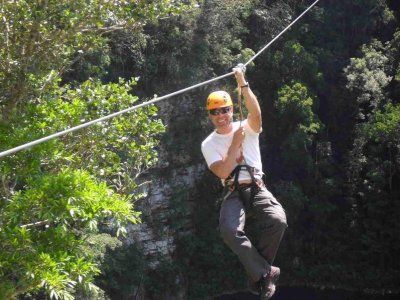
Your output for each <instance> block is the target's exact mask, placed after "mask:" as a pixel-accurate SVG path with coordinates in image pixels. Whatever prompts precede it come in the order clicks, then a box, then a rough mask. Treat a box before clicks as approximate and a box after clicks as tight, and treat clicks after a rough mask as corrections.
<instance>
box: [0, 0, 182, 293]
mask: <svg viewBox="0 0 400 300" xmlns="http://www.w3.org/2000/svg"><path fill="white" fill-rule="evenodd" d="M184 2H187V1H184ZM183 8H185V5H183V4H182V3H181V2H176V1H168V0H164V1H135V2H133V1H101V0H99V1H97V0H93V1H84V2H81V1H75V2H74V1H72V2H71V1H63V0H62V1H52V0H49V1H33V2H32V1H3V2H2V3H1V9H0V16H1V18H0V29H1V30H0V32H1V33H0V45H1V47H0V49H1V50H0V61H1V63H0V89H1V91H2V93H1V96H0V110H1V112H0V115H1V117H0V141H1V142H0V144H1V147H2V150H6V149H9V148H12V147H14V146H18V145H20V144H23V143H26V142H29V141H32V140H34V139H36V138H39V137H42V136H45V135H48V134H51V133H54V132H57V131H60V130H63V129H65V128H67V127H71V126H74V125H77V124H80V123H81V122H85V121H88V120H92V119H95V118H98V117H100V116H104V115H107V114H110V113H112V112H115V111H117V110H121V109H124V108H127V107H130V106H132V105H133V103H134V102H135V101H137V97H135V96H133V95H132V94H131V92H132V91H131V90H132V88H133V86H134V85H136V81H135V80H133V79H132V80H120V81H119V82H117V83H108V84H103V83H102V82H100V80H99V79H95V78H93V79H92V78H90V79H89V80H86V81H84V82H82V83H79V82H76V81H75V80H74V79H73V78H71V77H70V78H68V80H67V81H63V80H62V79H63V75H64V74H66V71H68V70H70V68H71V66H74V62H77V61H79V60H80V59H81V58H82V57H88V56H89V55H90V54H91V53H97V52H98V53H101V54H102V55H103V57H105V61H102V62H100V64H99V66H98V67H97V69H96V66H95V64H96V62H94V63H93V64H92V67H93V68H94V70H95V72H91V73H90V74H91V75H93V76H97V75H101V74H104V73H103V72H104V71H103V69H102V68H103V67H104V65H106V64H107V59H106V57H107V55H108V52H107V51H108V44H107V43H108V36H107V34H108V33H110V32H115V31H117V30H131V31H133V32H135V31H140V30H142V28H143V26H144V25H145V24H146V23H148V22H153V21H156V20H157V19H158V18H160V17H162V16H166V15H170V14H174V13H177V12H178V11H179V10H181V9H183ZM79 79H80V80H83V79H87V78H79ZM66 82H69V84H65V83H66ZM156 112H157V109H156V108H155V107H154V106H147V107H145V108H142V109H138V110H136V111H135V112H133V113H130V114H128V115H126V116H122V117H119V118H114V119H113V120H109V121H105V122H102V123H97V124H96V125H94V126H92V127H90V128H88V129H87V130H84V131H83V130H81V131H78V132H76V133H75V134H74V135H65V136H63V137H62V138H59V139H55V140H52V141H48V142H46V143H43V144H40V145H37V146H35V147H33V148H32V149H28V150H25V151H21V152H18V153H16V154H14V155H10V156H8V157H5V158H2V159H1V160H0V174H1V178H0V180H1V188H0V200H1V202H0V220H1V221H0V227H1V230H0V245H1V246H0V248H1V250H0V251H1V255H0V282H1V283H0V295H1V296H0V298H1V299H12V298H15V297H17V296H18V295H21V294H23V293H24V292H27V291H37V290H39V289H41V290H45V291H46V292H47V293H48V295H49V296H50V297H51V298H57V299H60V298H63V299H72V298H73V295H74V293H75V292H76V291H77V290H78V289H89V290H90V289H94V288H95V287H94V286H93V278H94V276H95V275H96V274H98V272H99V268H98V265H97V261H96V258H95V257H92V256H91V255H90V254H89V253H88V252H83V251H82V249H83V248H85V249H87V248H88V247H90V244H89V242H88V237H89V236H90V235H91V234H95V233H97V232H98V231H99V230H100V229H101V228H104V227H107V228H109V229H108V230H115V231H116V232H117V235H120V234H124V232H125V227H124V225H126V224H127V223H129V222H138V221H139V220H140V219H139V213H138V212H135V211H134V210H133V209H134V206H133V202H134V201H135V200H137V199H138V198H140V197H141V196H142V195H141V194H140V193H139V191H138V184H139V182H138V176H139V175H141V174H143V172H145V171H146V170H147V169H148V168H150V167H152V166H153V165H154V164H155V163H156V162H157V148H156V147H157V144H158V136H159V134H160V133H162V132H163V131H164V126H163V125H162V123H161V121H160V120H158V119H157V117H156ZM110 226H111V227H110Z"/></svg>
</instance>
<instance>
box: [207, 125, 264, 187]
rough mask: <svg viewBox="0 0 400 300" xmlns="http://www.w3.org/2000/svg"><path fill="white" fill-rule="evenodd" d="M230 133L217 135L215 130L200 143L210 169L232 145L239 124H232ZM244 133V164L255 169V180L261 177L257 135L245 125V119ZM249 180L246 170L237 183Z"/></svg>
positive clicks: (242, 172)
mask: <svg viewBox="0 0 400 300" xmlns="http://www.w3.org/2000/svg"><path fill="white" fill-rule="evenodd" d="M232 125H233V126H232V131H231V132H229V133H227V134H219V133H217V132H216V131H215V130H214V131H213V132H212V133H211V134H210V135H209V136H208V137H207V138H206V139H205V140H204V141H203V142H202V143H201V151H202V152H203V156H204V158H205V160H206V162H207V165H208V167H210V166H211V165H212V164H213V163H215V162H216V161H219V160H222V159H223V158H224V156H225V155H226V153H227V152H228V149H229V147H230V145H231V144H232V139H233V134H234V132H235V131H236V130H237V129H238V128H239V126H240V122H239V121H237V122H233V123H232ZM242 126H243V128H244V131H245V138H244V141H243V145H242V146H243V156H244V158H245V161H246V164H247V165H249V166H251V167H254V168H256V172H257V174H256V178H259V179H261V177H262V163H261V155H260V147H259V140H258V138H259V133H257V132H255V131H254V130H253V129H252V128H251V127H250V125H249V124H248V123H247V119H246V120H244V121H243V122H242ZM248 179H251V177H250V174H249V173H248V172H247V171H246V170H242V171H241V172H240V174H239V181H241V180H248Z"/></svg>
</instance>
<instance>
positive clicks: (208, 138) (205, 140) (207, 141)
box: [201, 131, 215, 147]
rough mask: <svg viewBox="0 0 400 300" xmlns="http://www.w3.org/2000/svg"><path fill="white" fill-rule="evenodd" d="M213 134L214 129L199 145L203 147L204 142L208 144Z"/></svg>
mask: <svg viewBox="0 0 400 300" xmlns="http://www.w3.org/2000/svg"><path fill="white" fill-rule="evenodd" d="M214 136H215V131H213V132H211V133H210V134H209V135H208V136H207V137H206V138H205V139H204V140H203V142H202V143H201V146H202V147H204V146H205V145H206V144H209V143H210V142H211V141H212V140H213V137H214Z"/></svg>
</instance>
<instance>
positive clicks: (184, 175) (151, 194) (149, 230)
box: [126, 89, 211, 267]
mask: <svg viewBox="0 0 400 300" xmlns="http://www.w3.org/2000/svg"><path fill="white" fill-rule="evenodd" d="M201 91H202V90H201V89H200V94H201ZM203 98H204V97H203ZM176 102H179V105H177V104H176ZM203 102H204V101H203ZM181 104H183V105H181ZM159 113H160V118H161V119H162V120H163V123H164V124H165V125H166V126H167V132H166V133H165V135H164V136H163V137H162V139H161V140H162V141H161V145H160V149H159V161H158V165H157V167H156V168H154V169H152V170H150V172H149V174H145V175H144V177H145V178H144V179H143V181H146V182H149V183H148V184H145V185H144V188H143V190H142V192H144V193H145V194H146V195H147V196H146V197H145V198H144V199H142V200H139V201H138V203H136V204H135V205H136V209H138V210H140V211H141V212H142V223H141V224H135V225H130V226H129V227H128V228H127V230H128V237H127V240H126V243H128V244H131V243H136V244H139V245H140V246H141V248H142V250H143V251H144V254H145V255H146V256H148V257H149V259H150V261H152V266H153V267H156V266H157V264H158V261H157V257H160V256H162V257H164V258H171V256H172V254H173V253H174V251H175V249H176V245H175V243H174V236H176V234H177V233H176V232H175V230H172V229H171V228H170V226H169V224H168V223H169V222H170V221H171V220H170V217H171V212H170V205H171V203H170V202H171V198H174V197H175V198H179V201H183V202H185V203H186V204H187V205H188V206H189V207H190V206H191V205H190V203H192V202H193V201H194V199H190V198H185V195H183V194H185V191H190V190H192V189H194V188H195V186H196V182H198V181H199V179H200V178H201V177H202V175H203V173H204V172H205V171H206V168H207V166H206V164H205V163H204V162H203V160H202V156H201V150H200V144H201V141H202V139H203V136H205V133H207V132H208V131H209V130H210V129H211V128H210V127H209V128H207V123H206V122H204V119H205V120H207V118H206V116H207V115H206V114H205V112H204V111H202V110H201V108H200V107H199V103H198V102H197V101H196V99H195V98H193V97H189V96H187V95H182V96H179V97H177V99H172V98H170V99H168V100H167V101H163V102H162V103H160V104H159ZM193 116H194V117H193ZM203 128H205V129H204V133H203V131H202V129H203ZM181 217H182V218H185V219H187V225H186V226H184V227H185V228H183V231H187V230H189V231H190V215H187V216H181ZM180 234H184V232H180ZM152 258H154V260H153V259H152Z"/></svg>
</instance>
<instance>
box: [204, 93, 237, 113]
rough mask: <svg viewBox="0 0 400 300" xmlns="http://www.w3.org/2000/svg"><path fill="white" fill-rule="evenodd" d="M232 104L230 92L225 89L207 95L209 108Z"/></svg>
mask: <svg viewBox="0 0 400 300" xmlns="http://www.w3.org/2000/svg"><path fill="white" fill-rule="evenodd" d="M232 105H233V104H232V99H231V96H229V94H228V93H227V92H225V91H216V92H212V93H211V94H210V95H208V97H207V110H211V109H214V108H220V107H226V106H232Z"/></svg>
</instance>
